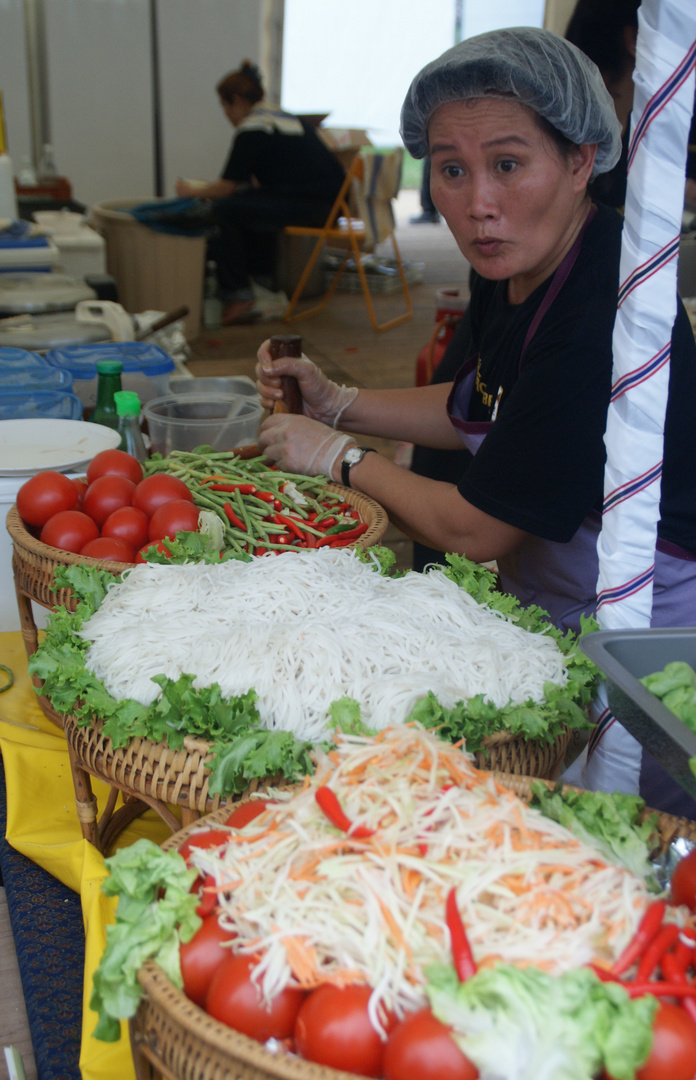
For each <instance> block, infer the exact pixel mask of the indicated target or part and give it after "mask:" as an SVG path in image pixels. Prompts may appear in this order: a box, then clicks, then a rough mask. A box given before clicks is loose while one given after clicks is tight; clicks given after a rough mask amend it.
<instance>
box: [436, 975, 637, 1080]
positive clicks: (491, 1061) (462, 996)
mask: <svg viewBox="0 0 696 1080" xmlns="http://www.w3.org/2000/svg"><path fill="white" fill-rule="evenodd" d="M426 976H427V978H428V984H427V986H426V993H427V995H428V998H429V1000H430V1004H431V1007H432V1010H433V1012H434V1013H435V1015H436V1016H437V1017H438V1019H439V1020H441V1021H442V1022H443V1023H445V1024H449V1025H450V1026H451V1027H452V1028H453V1029H454V1034H455V1038H456V1039H457V1041H458V1042H459V1045H460V1046H461V1048H462V1050H463V1051H464V1053H465V1054H466V1055H467V1057H469V1058H470V1059H471V1061H473V1062H474V1064H475V1065H476V1066H477V1067H478V1069H479V1071H480V1072H481V1073H485V1075H486V1077H487V1078H489V1080H592V1077H595V1076H598V1075H599V1074H600V1072H601V1070H602V1068H605V1069H606V1071H607V1072H608V1073H609V1074H610V1075H611V1076H612V1077H614V1080H633V1078H634V1076H635V1072H636V1069H637V1068H639V1067H640V1066H641V1065H642V1064H643V1063H644V1062H645V1060H646V1059H647V1057H648V1055H649V1053H650V1048H651V1046H652V1021H653V1016H654V1014H655V1010H656V1008H657V999H656V998H654V997H652V996H651V995H646V996H645V997H639V998H636V999H635V1000H631V999H630V998H629V996H628V993H627V992H626V990H625V989H624V988H623V987H622V986H620V985H619V984H618V983H608V982H607V983H603V982H600V980H599V979H598V978H597V976H596V975H595V974H594V972H593V971H591V970H590V969H589V968H578V969H576V970H574V971H570V972H567V973H566V974H564V975H560V976H556V977H554V976H551V975H547V974H546V973H544V972H542V971H540V970H539V969H538V968H534V967H527V968H524V969H520V968H515V967H512V966H511V965H507V964H499V965H497V966H496V967H494V968H484V969H482V970H481V971H479V972H478V973H477V974H476V975H474V976H472V978H471V979H468V980H467V981H466V982H464V983H460V982H458V980H457V977H456V974H455V972H454V970H453V968H451V967H447V966H445V965H433V966H432V967H431V968H428V970H427V972H426Z"/></svg>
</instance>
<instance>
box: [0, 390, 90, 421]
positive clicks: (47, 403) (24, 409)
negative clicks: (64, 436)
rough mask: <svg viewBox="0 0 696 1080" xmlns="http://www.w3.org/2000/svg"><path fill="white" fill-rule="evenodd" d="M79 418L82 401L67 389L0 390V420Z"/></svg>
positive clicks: (80, 416)
mask: <svg viewBox="0 0 696 1080" xmlns="http://www.w3.org/2000/svg"><path fill="white" fill-rule="evenodd" d="M46 417H48V418H50V419H53V420H81V419H82V402H81V401H80V399H79V397H77V395H76V394H72V393H70V391H69V390H41V389H38V388H33V387H25V388H20V387H18V388H17V389H16V390H15V391H14V392H13V391H6V390H5V389H4V388H3V389H2V390H0V420H29V419H34V418H44V419H45V418H46Z"/></svg>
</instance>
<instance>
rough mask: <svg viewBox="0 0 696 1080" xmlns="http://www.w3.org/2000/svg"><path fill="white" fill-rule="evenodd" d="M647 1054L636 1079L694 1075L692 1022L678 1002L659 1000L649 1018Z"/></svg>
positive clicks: (688, 1079)
mask: <svg viewBox="0 0 696 1080" xmlns="http://www.w3.org/2000/svg"><path fill="white" fill-rule="evenodd" d="M653 1036H654V1037H653V1045H652V1049H651V1051H650V1056H649V1057H648V1060H647V1061H646V1062H645V1065H643V1066H642V1068H640V1069H638V1071H637V1072H636V1080H693V1077H694V1075H696V1023H694V1021H693V1020H692V1019H691V1017H690V1016H689V1014H688V1013H687V1012H685V1010H684V1009H682V1007H681V1005H672V1004H671V1003H670V1002H668V1001H661V1002H660V1005H659V1007H658V1010H657V1012H656V1013H655V1020H654V1021H653Z"/></svg>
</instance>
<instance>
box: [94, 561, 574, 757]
mask: <svg viewBox="0 0 696 1080" xmlns="http://www.w3.org/2000/svg"><path fill="white" fill-rule="evenodd" d="M81 633H82V636H83V637H84V638H85V639H86V640H87V641H89V642H91V644H90V646H89V649H88V651H87V655H86V663H87V666H88V668H89V669H90V670H91V671H93V672H94V673H95V674H96V675H97V676H98V677H99V678H100V679H102V680H103V682H104V683H105V685H106V687H107V689H108V690H109V692H110V693H111V694H112V695H113V696H114V697H115V698H117V699H122V698H126V697H130V698H135V699H136V700H138V701H140V702H142V703H143V704H148V703H150V702H151V701H153V700H154V699H155V698H156V697H157V696H158V694H159V693H160V689H159V687H158V686H157V685H156V684H155V683H153V682H152V681H151V679H152V676H154V675H158V674H164V675H167V676H169V677H170V678H172V679H177V678H178V677H179V676H180V675H181V674H182V673H189V674H192V675H195V676H196V683H195V685H196V686H198V687H201V686H209V685H210V684H211V683H214V682H217V683H219V685H220V688H221V690H222V693H223V695H224V696H225V697H233V696H237V695H240V694H244V693H246V692H247V691H248V690H249V689H250V688H253V689H254V690H256V692H257V694H258V702H257V704H258V709H259V713H260V716H261V722H262V724H263V725H264V726H265V727H267V728H269V729H273V728H280V729H282V730H285V731H291V732H293V733H294V734H295V735H296V736H297V737H298V738H301V739H310V740H312V741H315V742H316V741H318V740H319V739H321V738H323V737H324V736H325V734H326V722H327V718H328V713H327V709H328V707H329V705H330V704H331V702H333V701H335V700H336V699H337V698H340V697H343V696H344V695H347V696H349V697H352V698H355V700H356V701H358V702H359V704H360V707H361V712H362V717H363V720H364V722H365V723H366V724H367V725H369V726H370V727H373V728H376V729H382V728H384V727H387V726H389V725H393V724H395V723H400V722H403V721H404V719H405V718H406V717H407V716H408V714H409V713H410V711H411V709H412V708H413V706H414V704H415V702H416V701H417V700H418V699H419V698H421V697H423V696H424V695H425V694H427V692H428V691H429V690H432V691H433V693H434V694H435V695H436V697H437V698H438V700H439V701H440V702H441V703H442V704H443V705H444V706H452V705H454V704H455V703H456V702H457V701H461V700H462V699H467V698H470V697H473V696H474V695H476V694H479V693H483V694H486V696H487V697H488V698H489V699H490V700H491V701H492V702H494V703H495V704H496V705H497V706H499V707H502V706H503V705H506V704H507V703H508V702H509V701H512V702H515V703H518V702H524V701H527V700H529V699H532V700H534V701H538V702H540V701H542V700H543V685H544V683H545V682H546V681H547V680H548V681H552V682H555V683H558V684H562V683H564V682H565V680H566V672H565V665H564V661H563V656H562V654H561V652H560V651H559V649H558V648H557V646H556V644H555V642H554V641H553V639H552V638H550V637H547V636H546V635H544V634H532V633H529V632H528V631H526V630H521V629H520V628H519V627H516V626H515V625H514V624H513V623H511V622H509V621H508V620H507V619H505V618H503V617H502V616H500V615H497V614H495V613H494V612H493V611H491V610H490V609H488V608H486V607H483V606H482V605H480V604H478V603H477V602H476V601H475V600H474V599H473V598H472V597H470V596H469V595H468V593H466V592H465V590H463V589H460V588H459V587H458V586H457V585H456V584H455V583H454V582H453V581H450V580H449V578H447V577H445V575H444V574H443V572H442V571H441V570H439V569H432V570H430V571H428V572H427V573H424V574H418V573H409V574H407V575H406V576H404V577H401V578H387V577H384V576H383V575H381V574H379V573H377V572H375V570H374V569H373V568H372V567H371V566H369V565H367V564H365V563H363V562H361V561H360V559H358V558H357V557H356V556H355V555H354V554H353V553H352V552H350V551H346V550H343V551H341V550H333V551H332V550H331V549H320V550H315V551H307V552H298V553H294V552H287V553H284V554H283V555H282V556H280V557H276V556H260V557H259V558H255V559H253V560H252V561H251V562H247V563H245V562H237V561H235V560H231V561H229V562H225V563H222V564H220V565H219V566H212V565H206V564H203V563H196V564H190V565H186V566H171V565H169V566H166V565H156V564H144V565H140V566H136V567H135V568H134V569H133V570H132V571H131V572H130V573H129V574H128V576H127V577H126V578H125V580H124V581H123V582H122V583H120V584H119V585H116V586H114V587H113V588H112V589H111V590H110V591H109V593H108V595H107V597H106V598H105V600H104V601H103V603H102V605H101V607H100V608H99V610H98V611H97V612H96V613H95V614H94V615H93V616H92V618H91V619H89V620H88V621H87V622H86V623H85V624H84V626H83V628H82V632H81Z"/></svg>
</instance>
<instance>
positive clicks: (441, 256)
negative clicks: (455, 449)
mask: <svg viewBox="0 0 696 1080" xmlns="http://www.w3.org/2000/svg"><path fill="white" fill-rule="evenodd" d="M419 210H420V206H419V200H418V192H417V191H403V192H402V193H401V194H400V196H399V198H398V200H397V203H396V216H397V242H398V244H399V247H400V249H401V254H402V258H403V259H404V260H406V261H408V262H414V263H423V264H424V265H423V283H422V284H420V285H416V286H413V288H412V290H411V295H412V300H413V309H414V310H413V317H412V318H411V319H410V320H409V321H408V322H405V323H402V324H401V325H400V326H397V327H394V328H393V329H391V330H387V331H385V332H383V333H376V332H375V331H374V330H373V329H372V327H371V325H370V322H369V319H368V315H367V309H366V307H365V302H364V300H363V297H362V294H360V293H358V294H352V293H344V292H339V293H337V294H336V295H335V296H334V298H333V299H332V300H331V302H330V304H329V305H328V307H327V308H326V309H325V310H324V311H323V312H322V313H321V314H319V315H316V316H313V317H312V318H310V319H307V320H303V321H301V322H298V323H296V324H295V325H294V326H293V327H292V330H293V332H294V331H296V332H297V333H300V334H302V337H303V341H304V350H305V352H306V353H307V354H308V355H309V356H310V357H311V358H312V359H313V360H316V361H317V363H319V364H320V365H321V366H322V368H323V369H324V371H326V373H327V375H329V376H330V377H331V378H333V379H337V380H339V381H340V382H345V383H346V384H348V385H354V386H365V387H371V388H374V389H376V388H380V387H396V386H410V385H413V382H414V377H415V368H416V358H417V356H418V352H419V351H420V349H421V348H422V347H423V346H424V345H425V344H427V342H428V341H429V339H430V336H431V334H432V331H433V327H434V320H435V308H436V302H437V292H438V290H439V289H452V288H453V289H458V290H460V294H461V295H462V296H464V295H467V294H468V288H467V278H468V264H467V263H466V262H465V261H464V259H463V258H462V256H461V255H460V253H459V251H458V249H457V246H456V244H455V242H454V240H453V238H452V236H451V235H450V233H449V231H448V229H447V227H446V225H444V223H441V224H436V225H431V224H427V225H412V224H410V221H409V219H410V217H411V216H413V215H416V214H418V212H419ZM378 253H379V254H382V253H383V254H385V255H390V254H391V249H390V245H389V244H388V243H387V245H386V246H385V247H384V249H380V251H379V252H378ZM375 305H376V310H377V318H378V319H380V320H382V319H386V318H389V317H391V316H392V315H396V314H398V312H399V311H401V310H403V298H402V296H401V294H400V293H395V294H393V295H389V296H378V297H376V298H375ZM287 329H288V327H287V325H286V324H285V323H283V322H282V319H281V318H274V319H269V320H268V321H264V322H262V323H255V324H253V325H251V326H236V327H228V328H224V329H222V330H217V331H214V332H206V331H202V332H201V334H200V335H199V336H198V337H197V338H196V339H195V340H193V341H191V342H190V345H191V354H192V355H191V359H190V361H189V362H188V364H187V366H188V368H189V370H190V372H191V374H192V375H194V376H203V375H248V376H251V377H253V373H254V363H255V359H256V350H257V348H258V346H259V344H260V343H261V341H263V339H264V338H265V337H268V336H269V335H270V334H273V333H283V332H284V331H285V330H287ZM370 441H371V442H372V444H373V445H375V446H378V448H379V449H380V450H382V451H383V452H384V453H387V454H389V455H390V456H394V455H395V454H396V453H397V450H398V448H397V446H396V445H395V444H393V443H391V444H390V443H387V442H379V441H378V440H370ZM384 542H385V543H386V544H388V546H390V547H392V548H393V549H394V550H395V551H396V553H397V556H398V560H399V565H401V566H402V567H404V568H405V567H407V566H409V565H410V561H411V544H410V541H408V540H407V539H406V537H404V536H403V534H402V533H400V532H399V531H398V530H397V529H395V528H393V527H390V528H389V530H388V532H387V534H386V536H385V538H384ZM0 981H1V982H2V986H3V992H2V994H0V1046H2V1047H4V1046H9V1045H12V1046H15V1047H16V1048H17V1049H18V1050H19V1051H20V1053H21V1055H22V1058H23V1063H24V1068H25V1072H26V1078H27V1080H36V1077H37V1073H36V1066H35V1063H34V1058H33V1053H32V1048H31V1039H30V1036H29V1029H28V1024H27V1019H26V1012H25V1010H24V1001H23V996H22V988H21V982H20V979H19V970H18V968H17V960H16V954H15V950H14V942H13V939H12V933H11V930H10V927H9V921H8V916H7V905H6V902H5V890H4V889H2V888H0ZM8 1076H9V1074H8V1072H7V1066H6V1063H5V1058H4V1054H3V1055H2V1057H0V1080H7V1078H8Z"/></svg>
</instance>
